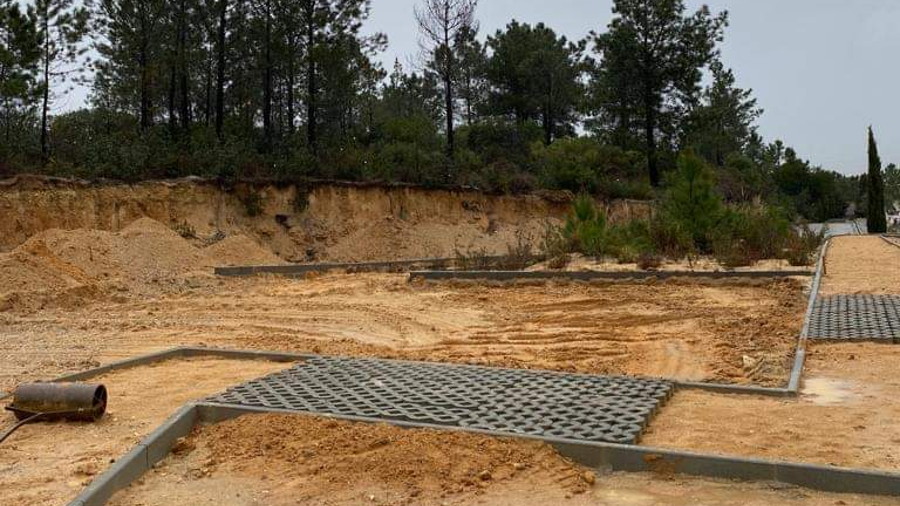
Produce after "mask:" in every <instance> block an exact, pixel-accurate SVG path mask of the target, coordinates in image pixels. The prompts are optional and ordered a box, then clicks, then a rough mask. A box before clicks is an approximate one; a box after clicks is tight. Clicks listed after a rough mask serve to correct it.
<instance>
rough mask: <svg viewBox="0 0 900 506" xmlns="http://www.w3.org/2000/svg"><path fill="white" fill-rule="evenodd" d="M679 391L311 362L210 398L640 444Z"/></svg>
mask: <svg viewBox="0 0 900 506" xmlns="http://www.w3.org/2000/svg"><path fill="white" fill-rule="evenodd" d="M673 389H674V385H673V384H672V383H671V382H668V381H662V380H651V379H637V378H624V377H611V376H592V375H579V374H565V373H556V372H548V371H528V370H514V369H497V368H489V367H476V366H466V365H456V364H437V363H425V362H402V361H393V360H380V359H367V358H338V357H311V358H308V359H304V361H303V363H301V364H298V365H296V366H294V367H292V368H290V369H287V370H285V371H281V372H278V373H275V374H272V375H269V376H266V377H264V378H260V379H257V380H253V381H250V382H247V383H244V384H242V385H239V386H236V387H233V388H230V389H228V390H227V391H226V392H225V393H223V394H221V395H218V396H216V397H213V398H211V399H209V400H211V401H213V402H217V403H224V404H235V405H240V406H250V407H256V408H268V409H284V410H292V411H300V412H306V413H321V414H329V415H338V416H341V415H343V416H357V417H367V418H375V419H383V420H385V421H403V422H415V423H422V424H433V425H446V426H453V427H461V428H471V429H483V430H491V431H497V432H503V433H508V434H510V435H517V434H527V435H532V436H540V437H557V438H565V439H576V440H584V441H602V442H608V443H624V444H633V443H636V442H637V439H638V437H640V435H641V433H642V432H643V430H644V428H645V427H646V426H647V424H648V423H649V420H650V418H651V417H652V416H653V415H654V414H655V413H656V412H657V410H658V409H659V408H660V407H661V406H662V405H663V404H664V403H665V401H666V400H668V398H669V397H670V396H671V394H672V392H673Z"/></svg>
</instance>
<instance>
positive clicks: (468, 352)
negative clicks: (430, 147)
mask: <svg viewBox="0 0 900 506" xmlns="http://www.w3.org/2000/svg"><path fill="white" fill-rule="evenodd" d="M196 286H197V287H196V288H185V289H183V290H179V291H175V292H173V293H170V294H167V295H162V296H159V297H155V298H124V299H121V300H119V299H113V300H107V301H103V302H96V303H93V304H91V305H88V306H86V307H82V308H78V309H65V308H54V309H45V310H44V311H41V312H39V313H33V314H32V313H0V350H9V351H4V352H0V361H2V364H3V367H2V368H0V389H2V388H4V387H7V388H8V387H9V386H11V385H12V384H14V383H15V382H16V381H21V380H23V379H29V378H33V377H34V375H35V374H39V375H40V376H43V377H46V376H48V375H52V374H57V373H60V372H63V371H68V370H75V369H80V368H84V367H85V366H86V365H91V364H95V363H97V362H107V361H110V360H113V359H118V358H123V357H128V356H133V355H135V354H138V353H144V352H147V351H151V350H158V349H163V348H168V347H172V346H177V345H207V346H220V347H235V348H253V349H271V350H292V351H305V352H315V353H323V354H340V355H379V356H385V357H397V358H413V359H424V360H444V361H456V362H466V363H478V364H492V365H500V366H514V367H527V368H549V369H557V370H568V371H581V372H595V373H613V374H636V375H647V376H665V377H670V378H678V379H692V380H703V379H716V380H719V381H731V382H739V383H746V382H756V383H761V384H779V385H780V384H782V383H783V382H784V381H785V377H786V373H787V368H788V367H789V365H790V360H791V356H792V354H793V349H794V346H795V342H796V335H797V333H798V332H799V327H800V320H801V314H802V311H803V307H804V301H803V296H802V295H801V290H800V288H799V287H798V286H797V285H796V284H795V283H794V282H791V281H787V280H785V281H780V282H774V283H764V284H760V285H759V286H729V285H711V286H710V285H693V284H678V283H650V284H606V285H585V284H556V283H549V284H541V285H532V286H508V287H507V286H479V285H475V284H463V285H446V284H441V285H429V284H423V285H410V284H409V283H408V282H407V280H406V276H404V275H394V274H360V275H326V276H318V277H313V278H311V279H308V280H305V281H304V280H288V279H283V278H276V277H272V278H265V277H263V278H253V279H238V280H231V279H229V280H207V281H202V282H200V283H199V284H198V285H196Z"/></svg>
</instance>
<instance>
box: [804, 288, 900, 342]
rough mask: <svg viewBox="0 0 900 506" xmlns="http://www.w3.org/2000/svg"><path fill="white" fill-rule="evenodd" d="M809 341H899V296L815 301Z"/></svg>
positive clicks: (834, 297)
mask: <svg viewBox="0 0 900 506" xmlns="http://www.w3.org/2000/svg"><path fill="white" fill-rule="evenodd" d="M809 338H810V339H846V340H853V339H886V340H894V341H897V340H900V295H832V296H828V297H819V298H818V299H816V303H815V305H814V307H813V312H812V315H811V316H810V321H809Z"/></svg>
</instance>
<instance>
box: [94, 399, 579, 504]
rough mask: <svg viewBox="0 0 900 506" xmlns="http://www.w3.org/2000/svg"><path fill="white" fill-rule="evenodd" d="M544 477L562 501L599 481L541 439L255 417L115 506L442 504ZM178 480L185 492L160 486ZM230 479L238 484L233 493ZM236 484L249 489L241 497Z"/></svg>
mask: <svg viewBox="0 0 900 506" xmlns="http://www.w3.org/2000/svg"><path fill="white" fill-rule="evenodd" d="M539 473H549V474H551V475H552V476H554V478H555V480H556V490H557V493H558V496H557V498H558V499H563V497H564V496H565V495H566V494H567V493H568V494H569V495H571V494H575V493H581V492H584V491H585V489H586V488H587V487H588V486H589V484H590V482H592V481H593V480H594V479H595V477H594V475H593V473H590V472H588V471H585V470H583V469H581V468H579V467H577V466H575V465H573V464H572V463H570V462H569V461H567V460H566V459H563V458H562V457H560V456H559V455H558V454H557V453H556V452H555V451H554V450H553V449H551V448H550V447H549V446H547V445H544V444H541V443H537V442H523V441H516V440H510V439H495V438H490V437H487V436H481V435H475V434H466V433H451V432H438V431H431V430H404V429H399V428H396V427H391V426H388V425H372V424H362V423H350V422H343V421H334V420H324V419H319V418H309V417H299V416H292V415H259V416H245V417H242V418H238V419H236V420H230V421H227V422H223V423H221V424H218V425H215V426H212V427H205V428H202V429H201V430H199V431H197V432H195V433H194V435H192V436H191V437H190V438H188V439H187V440H186V441H183V442H182V443H181V444H180V445H179V446H178V447H177V448H176V456H175V457H172V458H169V459H168V460H167V461H166V462H165V464H164V465H163V466H162V467H161V468H160V469H158V470H155V471H153V472H152V473H151V474H150V475H149V477H148V478H147V479H146V480H142V481H145V483H144V484H143V485H138V486H135V487H132V490H129V491H127V492H126V493H124V494H119V496H118V497H116V498H114V500H113V501H112V502H111V504H146V503H144V502H143V500H141V499H138V498H139V497H141V496H142V495H143V494H147V493H151V494H154V493H155V494H161V495H160V496H157V497H154V499H153V501H151V502H153V503H157V504H162V503H166V504H176V503H180V502H181V498H183V497H186V495H185V491H190V493H191V495H192V496H194V497H196V495H195V494H197V489H198V488H200V489H201V490H202V489H204V488H205V489H206V492H207V493H210V492H212V493H215V494H216V503H217V504H247V503H253V501H256V502H257V503H262V504H270V505H278V504H363V503H369V504H371V503H375V504H422V503H429V504H432V503H435V502H436V501H438V500H439V499H443V498H448V497H452V496H458V495H469V496H471V495H473V494H474V493H480V492H481V491H482V490H483V489H486V488H488V487H491V486H493V485H495V484H498V483H503V482H506V481H509V480H511V479H514V478H517V477H519V476H529V475H535V474H539ZM170 474H172V475H174V476H175V477H176V479H177V480H178V482H181V484H182V485H183V486H173V485H174V484H173V483H167V485H166V486H165V487H162V488H161V487H158V486H155V485H158V482H159V481H160V480H165V477H166V476H167V475H170ZM223 483H230V484H231V485H226V486H225V488H224V489H223V488H222V484H223ZM235 485H239V487H240V489H243V490H244V492H243V494H241V496H236V495H235V494H234V491H235V490H236V488H237V487H235ZM245 485H249V486H248V487H246V488H245ZM220 494H221V495H220ZM198 495H200V496H202V495H205V494H202V493H201V494H198ZM223 495H224V496H225V497H223ZM229 496H230V497H229Z"/></svg>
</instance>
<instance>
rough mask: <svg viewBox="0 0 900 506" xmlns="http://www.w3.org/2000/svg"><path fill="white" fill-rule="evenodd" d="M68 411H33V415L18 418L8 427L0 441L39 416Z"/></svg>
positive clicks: (62, 413)
mask: <svg viewBox="0 0 900 506" xmlns="http://www.w3.org/2000/svg"><path fill="white" fill-rule="evenodd" d="M70 413H72V412H71V411H48V412H46V413H34V414H33V415H31V416H29V417H28V418H24V419H22V420H20V421H19V422H18V423H17V424H15V425H13V426H12V427H10V429H9V430H8V431H6V432H4V433H3V434H2V435H0V443H2V442H3V441H6V439H7V438H8V437H9V436H11V435H12V433H13V432H15V431H17V430H19V429H20V428H21V427H22V426H23V425H25V424H28V423H31V422H36V421H37V420H38V419H39V418H41V417H44V416H55V415H67V414H70Z"/></svg>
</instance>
